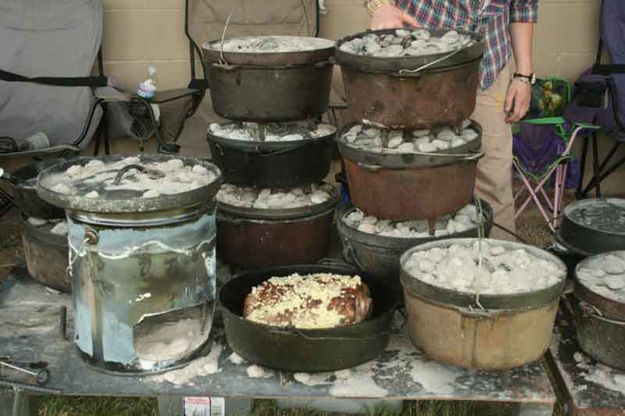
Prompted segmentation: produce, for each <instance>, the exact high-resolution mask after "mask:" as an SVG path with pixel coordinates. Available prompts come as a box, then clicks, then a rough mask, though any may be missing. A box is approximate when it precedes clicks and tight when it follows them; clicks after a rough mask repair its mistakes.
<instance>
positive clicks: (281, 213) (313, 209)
mask: <svg viewBox="0 0 625 416" xmlns="http://www.w3.org/2000/svg"><path fill="white" fill-rule="evenodd" d="M225 187H229V188H230V189H236V190H238V191H240V192H246V191H247V192H253V193H256V194H259V193H261V192H268V191H269V190H268V189H266V190H260V191H259V190H255V189H253V188H249V187H236V186H233V185H230V184H225V185H224V186H222V190H223V189H224V188H225ZM303 188H306V187H296V188H293V189H291V190H271V193H272V194H276V193H280V194H282V195H284V194H286V193H292V191H293V190H297V189H299V190H303ZM297 192H299V191H297ZM315 192H318V194H317V196H321V197H323V196H322V195H323V193H324V192H325V193H327V194H328V195H329V198H327V199H325V200H324V201H322V202H315V201H314V200H312V195H313V194H314V193H315ZM306 196H307V197H309V198H311V202H309V203H306V202H303V204H305V205H300V206H294V207H290V208H280V207H275V208H274V207H271V208H270V207H267V208H259V207H254V206H252V205H251V204H249V203H248V204H245V205H235V204H234V203H228V202H226V200H225V199H224V198H220V195H219V194H218V195H217V201H218V202H217V209H218V210H219V212H220V213H223V214H227V215H230V216H233V217H237V218H246V219H251V220H268V221H271V220H293V219H299V218H304V217H310V216H313V215H319V214H322V213H326V212H328V211H332V210H334V208H335V207H336V206H337V205H338V200H339V197H338V195H337V193H336V190H335V189H334V187H332V185H329V184H325V183H324V184H322V187H321V188H320V189H318V190H317V191H313V192H307V194H306ZM304 199H307V198H302V201H304Z"/></svg>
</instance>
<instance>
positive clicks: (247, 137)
mask: <svg viewBox="0 0 625 416" xmlns="http://www.w3.org/2000/svg"><path fill="white" fill-rule="evenodd" d="M208 129H209V131H210V133H211V134H213V135H215V136H217V137H222V138H224V139H231V140H244V141H253V142H262V141H265V142H291V141H299V140H306V139H316V138H319V137H323V136H328V135H330V134H333V133H334V132H335V131H336V127H334V126H332V125H330V124H324V123H313V124H312V125H311V124H310V123H308V122H306V121H297V122H292V123H266V124H262V125H261V124H258V123H249V122H242V123H236V122H234V123H224V124H220V123H212V124H211V125H210V126H209V128H208ZM261 129H264V136H265V137H264V140H263V138H262V134H261Z"/></svg>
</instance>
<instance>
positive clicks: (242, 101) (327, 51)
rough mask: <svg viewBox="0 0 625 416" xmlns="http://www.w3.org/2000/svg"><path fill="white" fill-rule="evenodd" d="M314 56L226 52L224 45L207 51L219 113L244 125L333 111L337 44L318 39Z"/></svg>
mask: <svg viewBox="0 0 625 416" xmlns="http://www.w3.org/2000/svg"><path fill="white" fill-rule="evenodd" d="M317 41H319V42H318V43H319V46H318V48H316V49H313V50H310V51H301V52H298V51H294V52H284V53H271V52H263V53H245V52H223V53H222V52H221V51H220V41H219V40H217V41H212V42H208V43H207V44H205V45H204V48H203V51H204V57H205V59H206V60H207V61H208V62H209V65H208V78H209V82H210V93H211V102H212V105H213V109H214V111H215V113H217V114H218V115H220V116H222V117H224V118H227V119H230V120H242V121H259V122H264V121H265V122H266V121H275V122H279V121H294V120H304V119H306V118H310V117H315V116H318V115H320V114H323V113H325V112H326V110H327V109H328V103H329V99H330V86H331V83H332V66H333V65H332V63H331V62H330V61H329V59H330V57H331V56H332V54H333V52H334V42H332V41H329V40H324V39H317Z"/></svg>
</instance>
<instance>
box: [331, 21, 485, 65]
mask: <svg viewBox="0 0 625 416" xmlns="http://www.w3.org/2000/svg"><path fill="white" fill-rule="evenodd" d="M396 30H398V29H382V30H367V31H365V32H360V33H356V34H354V35H350V36H347V37H344V38H343V39H340V40H339V41H338V43H337V47H336V52H335V56H336V61H337V63H338V64H340V65H346V66H349V67H352V68H354V69H357V70H358V69H360V70H363V71H367V72H402V73H403V72H404V71H406V70H417V69H419V68H422V69H423V70H425V69H427V70H428V71H431V70H437V69H444V68H449V67H453V66H457V65H462V64H465V63H468V62H472V61H475V60H477V59H481V57H482V54H483V53H484V37H483V36H482V35H481V34H479V33H475V32H469V31H465V30H456V32H458V33H459V34H460V35H468V36H470V37H471V40H472V41H473V42H472V44H471V45H469V46H466V47H463V48H460V49H457V50H455V51H452V52H443V53H435V54H432V55H420V56H393V57H383V56H367V55H357V54H356V53H353V52H351V51H350V52H347V51H345V50H344V49H345V48H341V46H342V45H343V44H345V43H346V42H349V41H351V40H353V39H355V38H362V37H364V36H366V35H368V34H376V35H389V34H394V33H395V31H396ZM399 30H405V31H407V32H413V31H419V30H424V29H413V30H410V29H399ZM429 32H430V35H431V36H432V37H441V36H443V35H444V34H445V33H447V32H449V30H448V29H437V30H430V31H429ZM426 65H427V67H426ZM405 75H406V76H408V75H410V72H407V73H405Z"/></svg>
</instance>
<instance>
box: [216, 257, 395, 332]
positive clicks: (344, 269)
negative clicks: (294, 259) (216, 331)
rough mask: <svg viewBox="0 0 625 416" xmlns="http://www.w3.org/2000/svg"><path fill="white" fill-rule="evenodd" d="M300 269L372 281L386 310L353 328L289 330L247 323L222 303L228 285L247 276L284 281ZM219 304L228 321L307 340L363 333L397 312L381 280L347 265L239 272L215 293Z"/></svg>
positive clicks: (389, 292) (390, 291) (310, 265)
mask: <svg viewBox="0 0 625 416" xmlns="http://www.w3.org/2000/svg"><path fill="white" fill-rule="evenodd" d="M301 267H310V268H315V269H319V270H318V271H315V272H313V271H310V272H307V274H311V273H335V274H338V273H342V274H345V275H347V274H351V275H357V276H360V277H361V278H362V279H363V281H364V280H372V281H375V284H376V285H379V286H380V287H383V288H384V289H383V290H384V291H385V292H386V295H387V296H389V297H390V301H389V302H388V303H389V307H388V308H386V309H385V310H381V311H379V312H378V313H377V314H376V315H375V316H373V317H371V318H369V319H365V320H364V321H362V322H359V323H357V324H353V325H347V326H341V327H336V328H320V329H297V328H291V327H280V326H275V325H267V324H262V323H259V322H254V321H251V320H249V319H246V318H244V317H243V315H242V314H239V313H237V312H235V311H233V310H231V309H230V308H229V307H228V306H226V305H225V304H224V302H223V301H222V298H223V296H224V293H225V292H226V291H227V290H228V288H229V286H232V285H233V284H234V283H232V282H235V281H237V280H242V279H247V275H249V274H260V273H262V274H272V275H271V276H270V277H268V278H266V279H265V280H268V279H269V278H271V277H276V276H277V277H284V276H289V275H291V274H293V273H297V272H294V271H293V270H295V269H298V268H301ZM265 280H263V281H265ZM372 301H373V302H375V299H372ZM219 303H220V304H221V306H222V307H223V309H224V310H225V311H227V312H228V313H230V314H231V315H232V317H233V318H235V319H237V320H238V321H243V322H245V323H246V324H249V325H251V326H254V327H257V328H261V329H265V330H267V331H270V332H274V333H279V334H284V335H295V336H298V337H310V338H314V337H319V338H323V337H327V336H337V334H338V335H340V334H345V335H349V334H350V333H352V332H359V331H360V330H362V329H366V327H367V326H371V325H372V324H375V323H376V322H378V321H382V320H385V319H388V314H393V313H394V312H395V309H396V308H397V299H394V296H393V292H392V289H391V288H390V286H389V284H388V283H387V282H386V281H385V280H384V279H380V278H377V277H375V276H372V275H370V274H368V273H363V272H362V271H359V270H357V269H356V268H354V267H352V266H350V265H348V264H345V266H337V265H333V266H328V265H321V264H298V265H290V266H276V267H270V268H265V269H262V270H251V271H246V272H242V273H239V274H237V275H236V276H234V277H233V278H232V279H230V280H229V281H228V282H227V283H226V284H224V285H223V286H222V288H221V290H220V291H219ZM389 332H390V329H389Z"/></svg>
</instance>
